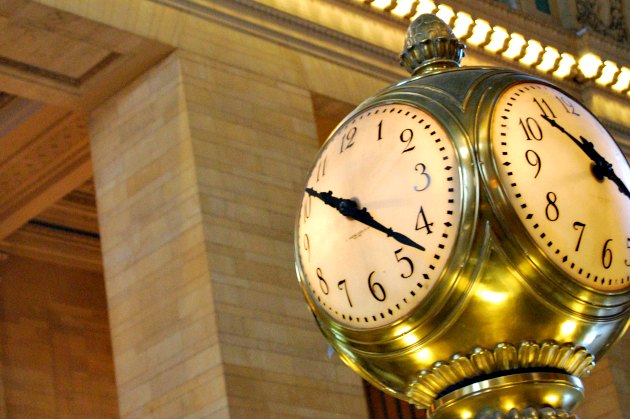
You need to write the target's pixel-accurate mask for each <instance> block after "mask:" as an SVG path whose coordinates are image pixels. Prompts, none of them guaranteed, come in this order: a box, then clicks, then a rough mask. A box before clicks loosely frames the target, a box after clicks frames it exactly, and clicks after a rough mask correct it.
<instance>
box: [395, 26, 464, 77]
mask: <svg viewBox="0 0 630 419" xmlns="http://www.w3.org/2000/svg"><path fill="white" fill-rule="evenodd" d="M465 48H466V46H465V45H464V44H463V43H461V42H460V41H459V39H457V37H455V35H454V34H453V31H452V30H451V28H450V27H449V26H448V25H447V24H446V23H444V21H443V20H442V19H440V18H439V17H437V16H435V15H432V14H422V15H420V16H418V17H417V18H416V19H415V20H414V21H413V22H411V24H410V25H409V29H407V35H406V36H405V49H404V51H403V52H402V54H400V65H402V66H403V67H405V68H406V69H407V71H409V72H410V73H411V74H412V75H416V74H421V73H429V72H432V71H436V70H441V69H444V68H449V67H459V66H460V61H461V59H462V58H463V57H464V49H465Z"/></svg>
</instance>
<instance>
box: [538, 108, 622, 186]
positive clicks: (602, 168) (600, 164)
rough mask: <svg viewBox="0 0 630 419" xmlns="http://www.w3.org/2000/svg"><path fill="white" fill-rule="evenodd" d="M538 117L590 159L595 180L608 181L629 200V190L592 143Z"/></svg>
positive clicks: (550, 121)
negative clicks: (562, 134) (558, 131)
mask: <svg viewBox="0 0 630 419" xmlns="http://www.w3.org/2000/svg"><path fill="white" fill-rule="evenodd" d="M540 116H541V117H542V118H543V119H544V120H545V121H547V122H549V123H550V124H551V125H552V126H553V127H555V128H557V129H559V130H560V131H561V132H562V133H564V134H565V135H566V136H567V137H569V138H570V139H571V141H573V142H574V143H575V144H576V145H577V146H578V147H580V150H582V151H583V152H584V154H586V155H587V156H588V157H589V158H590V159H591V161H592V162H593V163H594V164H595V165H594V166H593V175H595V177H596V178H597V179H599V180H603V179H604V178H605V177H606V178H608V179H610V180H611V181H613V182H614V183H615V185H617V187H618V188H619V192H621V193H622V194H624V195H625V196H627V197H628V198H630V190H628V187H627V186H626V185H625V184H624V183H623V181H622V180H621V179H620V178H619V176H617V174H616V173H615V170H614V169H613V166H612V164H611V163H609V162H608V160H606V158H605V157H604V156H602V155H601V154H599V153H598V152H597V150H595V145H594V144H593V143H592V142H590V141H589V140H587V139H586V138H584V137H582V136H581V135H580V139H579V140H578V139H577V138H575V137H574V136H573V135H571V133H569V132H568V131H567V130H566V129H564V127H563V126H561V125H560V124H558V123H557V122H556V121H555V120H554V119H551V118H549V117H548V116H547V115H545V114H542V115H540Z"/></svg>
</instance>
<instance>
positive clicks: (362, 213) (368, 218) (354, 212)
mask: <svg viewBox="0 0 630 419" xmlns="http://www.w3.org/2000/svg"><path fill="white" fill-rule="evenodd" d="M305 191H306V193H308V194H309V195H311V196H314V197H316V198H319V199H321V200H322V201H323V202H324V203H325V204H326V205H330V206H331V207H333V208H335V209H336V210H337V211H339V212H340V213H341V214H342V215H345V216H346V217H350V218H352V219H353V220H356V221H358V222H360V223H363V224H365V225H366V226H368V227H372V228H374V229H376V230H378V231H380V232H383V233H385V234H386V235H387V236H388V237H391V238H393V239H394V240H396V241H397V242H399V243H401V244H404V245H407V246H411V247H414V248H416V249H418V250H425V249H424V247H422V246H421V245H419V244H418V243H416V242H415V241H413V240H411V239H410V238H409V237H407V236H405V235H404V234H401V233H398V232H396V231H394V230H393V229H391V228H390V227H385V226H384V225H383V224H381V223H379V222H378V221H376V220H375V219H374V217H372V214H370V213H369V212H368V210H367V208H365V207H364V208H361V209H359V207H358V205H357V203H356V202H355V201H354V200H352V199H345V198H338V197H336V196H333V194H332V191H328V192H317V191H316V190H314V189H313V188H306V189H305Z"/></svg>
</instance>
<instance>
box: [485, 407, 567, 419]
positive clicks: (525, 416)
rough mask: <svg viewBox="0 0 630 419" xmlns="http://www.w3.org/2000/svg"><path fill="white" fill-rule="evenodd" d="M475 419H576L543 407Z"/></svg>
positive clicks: (490, 414) (513, 410)
mask: <svg viewBox="0 0 630 419" xmlns="http://www.w3.org/2000/svg"><path fill="white" fill-rule="evenodd" d="M475 419H577V416H575V415H573V414H571V413H569V412H567V411H566V410H564V409H553V408H551V407H544V408H542V409H540V410H537V409H534V408H533V407H528V408H527V409H524V410H518V409H511V410H510V411H509V412H507V413H503V412H488V413H483V414H481V415H478V416H476V417H475Z"/></svg>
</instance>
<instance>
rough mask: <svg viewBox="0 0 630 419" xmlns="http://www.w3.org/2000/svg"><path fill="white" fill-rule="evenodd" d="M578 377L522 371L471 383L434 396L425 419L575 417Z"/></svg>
mask: <svg viewBox="0 0 630 419" xmlns="http://www.w3.org/2000/svg"><path fill="white" fill-rule="evenodd" d="M583 398H584V387H583V386H582V382H581V380H580V379H579V378H576V377H574V376H571V375H568V374H563V373H557V372H525V373H518V374H510V375H505V376H501V377H497V378H490V379H487V380H483V381H479V382H475V383H473V384H470V385H466V386H465V387H462V388H458V389H456V390H453V391H452V392H450V393H448V394H446V395H444V396H442V397H440V398H439V399H437V400H436V401H435V402H434V403H433V404H432V405H431V408H430V409H429V418H431V419H446V418H462V419H468V418H470V419H473V418H474V419H500V418H506V419H517V418H518V419H520V418H577V417H576V416H575V415H572V414H571V413H570V412H571V411H572V410H573V409H574V408H575V407H576V406H577V405H578V404H579V403H580V402H581V401H582V400H583Z"/></svg>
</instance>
